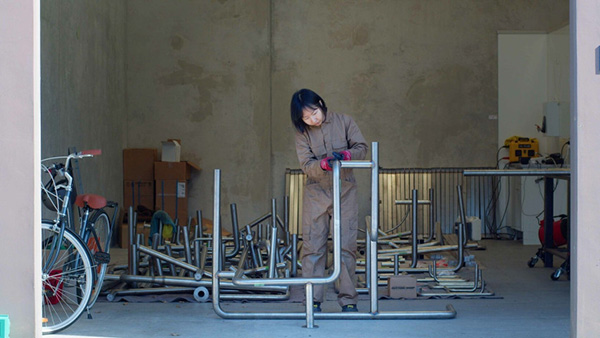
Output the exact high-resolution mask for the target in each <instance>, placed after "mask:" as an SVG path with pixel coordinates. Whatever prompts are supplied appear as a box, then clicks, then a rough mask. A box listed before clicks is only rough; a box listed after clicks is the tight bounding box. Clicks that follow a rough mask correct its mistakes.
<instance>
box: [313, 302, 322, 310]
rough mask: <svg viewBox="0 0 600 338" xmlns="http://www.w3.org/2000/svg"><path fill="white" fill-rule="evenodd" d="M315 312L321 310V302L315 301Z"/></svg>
mask: <svg viewBox="0 0 600 338" xmlns="http://www.w3.org/2000/svg"><path fill="white" fill-rule="evenodd" d="M313 312H321V302H314V303H313Z"/></svg>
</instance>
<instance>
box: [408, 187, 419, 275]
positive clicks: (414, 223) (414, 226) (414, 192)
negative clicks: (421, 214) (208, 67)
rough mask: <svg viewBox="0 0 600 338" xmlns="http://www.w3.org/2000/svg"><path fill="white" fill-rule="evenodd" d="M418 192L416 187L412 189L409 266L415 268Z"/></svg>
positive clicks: (417, 236)
mask: <svg viewBox="0 0 600 338" xmlns="http://www.w3.org/2000/svg"><path fill="white" fill-rule="evenodd" d="M417 195H418V192H417V189H413V190H412V263H411V264H410V267H411V268H413V269H414V268H416V267H417V263H418V262H419V250H418V246H419V234H418V233H417V211H418V210H417V209H418V203H417V201H418V196H417Z"/></svg>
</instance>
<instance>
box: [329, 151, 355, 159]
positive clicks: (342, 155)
mask: <svg viewBox="0 0 600 338" xmlns="http://www.w3.org/2000/svg"><path fill="white" fill-rule="evenodd" d="M333 156H334V157H335V159H336V160H340V161H350V160H351V159H352V154H350V152H349V151H348V150H342V151H340V152H339V153H338V152H335V151H334V152H333Z"/></svg>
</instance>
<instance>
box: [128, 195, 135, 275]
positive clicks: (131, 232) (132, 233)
mask: <svg viewBox="0 0 600 338" xmlns="http://www.w3.org/2000/svg"><path fill="white" fill-rule="evenodd" d="M127 216H128V224H129V229H128V230H129V246H128V247H127V257H128V258H129V269H128V272H129V274H131V275H134V274H135V272H134V270H133V268H134V264H133V251H132V249H133V244H134V243H135V224H133V207H131V206H130V207H129V214H128V215H127Z"/></svg>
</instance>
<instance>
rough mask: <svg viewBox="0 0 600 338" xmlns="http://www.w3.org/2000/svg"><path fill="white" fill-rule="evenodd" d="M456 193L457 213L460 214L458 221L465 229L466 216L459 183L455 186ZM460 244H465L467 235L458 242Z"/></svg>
mask: <svg viewBox="0 0 600 338" xmlns="http://www.w3.org/2000/svg"><path fill="white" fill-rule="evenodd" d="M456 194H457V195H458V213H459V215H460V223H462V224H463V226H464V227H465V228H464V229H465V230H466V228H467V216H466V213H465V203H464V202H463V195H462V187H461V186H460V184H459V185H457V186H456ZM465 234H466V233H465ZM460 243H461V244H462V245H465V244H467V236H463V242H460Z"/></svg>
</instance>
